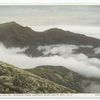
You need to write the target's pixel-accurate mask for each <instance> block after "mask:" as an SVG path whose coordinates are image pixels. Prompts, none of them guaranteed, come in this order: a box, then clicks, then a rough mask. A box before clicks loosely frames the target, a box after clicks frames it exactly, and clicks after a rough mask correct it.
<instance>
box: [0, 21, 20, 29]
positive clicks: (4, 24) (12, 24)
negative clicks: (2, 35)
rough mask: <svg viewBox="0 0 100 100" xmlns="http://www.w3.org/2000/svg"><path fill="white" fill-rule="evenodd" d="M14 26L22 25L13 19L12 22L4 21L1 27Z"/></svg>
mask: <svg viewBox="0 0 100 100" xmlns="http://www.w3.org/2000/svg"><path fill="white" fill-rule="evenodd" d="M14 26H21V25H20V24H18V23H16V22H15V21H11V22H7V23H3V24H0V27H1V28H3V27H4V28H7V27H14Z"/></svg>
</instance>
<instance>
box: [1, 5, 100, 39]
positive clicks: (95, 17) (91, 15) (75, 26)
mask: <svg viewBox="0 0 100 100" xmlns="http://www.w3.org/2000/svg"><path fill="white" fill-rule="evenodd" d="M99 12H100V6H98V5H33V6H25V5H24V6H21V5H20V6H14V5H13V6H0V24H1V23H5V22H11V21H15V22H17V23H19V24H21V25H23V26H29V27H31V28H32V29H33V30H35V31H44V30H47V29H49V28H55V27H56V28H61V29H63V30H69V31H72V32H76V33H80V34H85V35H87V36H91V37H95V38H99V39H100V35H99V33H100V22H99V20H100V13H99Z"/></svg>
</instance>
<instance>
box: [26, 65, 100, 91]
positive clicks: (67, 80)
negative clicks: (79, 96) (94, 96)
mask: <svg viewBox="0 0 100 100" xmlns="http://www.w3.org/2000/svg"><path fill="white" fill-rule="evenodd" d="M26 70H27V71H29V72H31V73H34V74H36V75H38V76H40V77H42V78H45V79H48V80H50V81H53V82H55V83H57V84H60V85H63V86H65V87H69V88H70V89H73V90H75V91H77V92H79V93H100V88H99V86H100V78H92V77H91V78H89V77H84V76H82V75H79V74H78V73H75V72H73V71H71V70H69V69H67V68H65V67H62V66H39V67H36V68H34V69H26Z"/></svg>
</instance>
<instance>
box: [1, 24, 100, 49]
mask: <svg viewBox="0 0 100 100" xmlns="http://www.w3.org/2000/svg"><path fill="white" fill-rule="evenodd" d="M0 41H1V42H3V43H4V44H5V45H6V46H7V47H9V46H13V47H14V46H15V47H16V46H20V47H23V46H32V45H34V46H37V45H45V44H47V45H49V44H59V43H60V44H61V43H67V44H83V45H93V46H100V40H99V39H95V38H91V37H87V36H85V35H82V34H76V33H72V32H70V31H64V30H61V29H58V28H53V29H49V30H47V31H44V32H35V31H33V30H32V29H30V28H29V27H23V26H21V25H19V24H17V23H16V22H9V23H4V24H0Z"/></svg>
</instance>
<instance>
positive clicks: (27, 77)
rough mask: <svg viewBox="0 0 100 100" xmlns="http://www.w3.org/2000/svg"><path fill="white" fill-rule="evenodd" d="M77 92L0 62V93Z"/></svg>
mask: <svg viewBox="0 0 100 100" xmlns="http://www.w3.org/2000/svg"><path fill="white" fill-rule="evenodd" d="M76 92H77V91H75V90H73V89H70V88H68V87H65V86H63V85H59V84H56V83H54V82H52V81H50V80H47V79H44V78H41V77H39V76H37V75H34V74H32V73H30V72H27V71H24V70H22V69H20V68H17V67H15V66H12V65H10V64H6V63H3V62H0V93H76Z"/></svg>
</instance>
